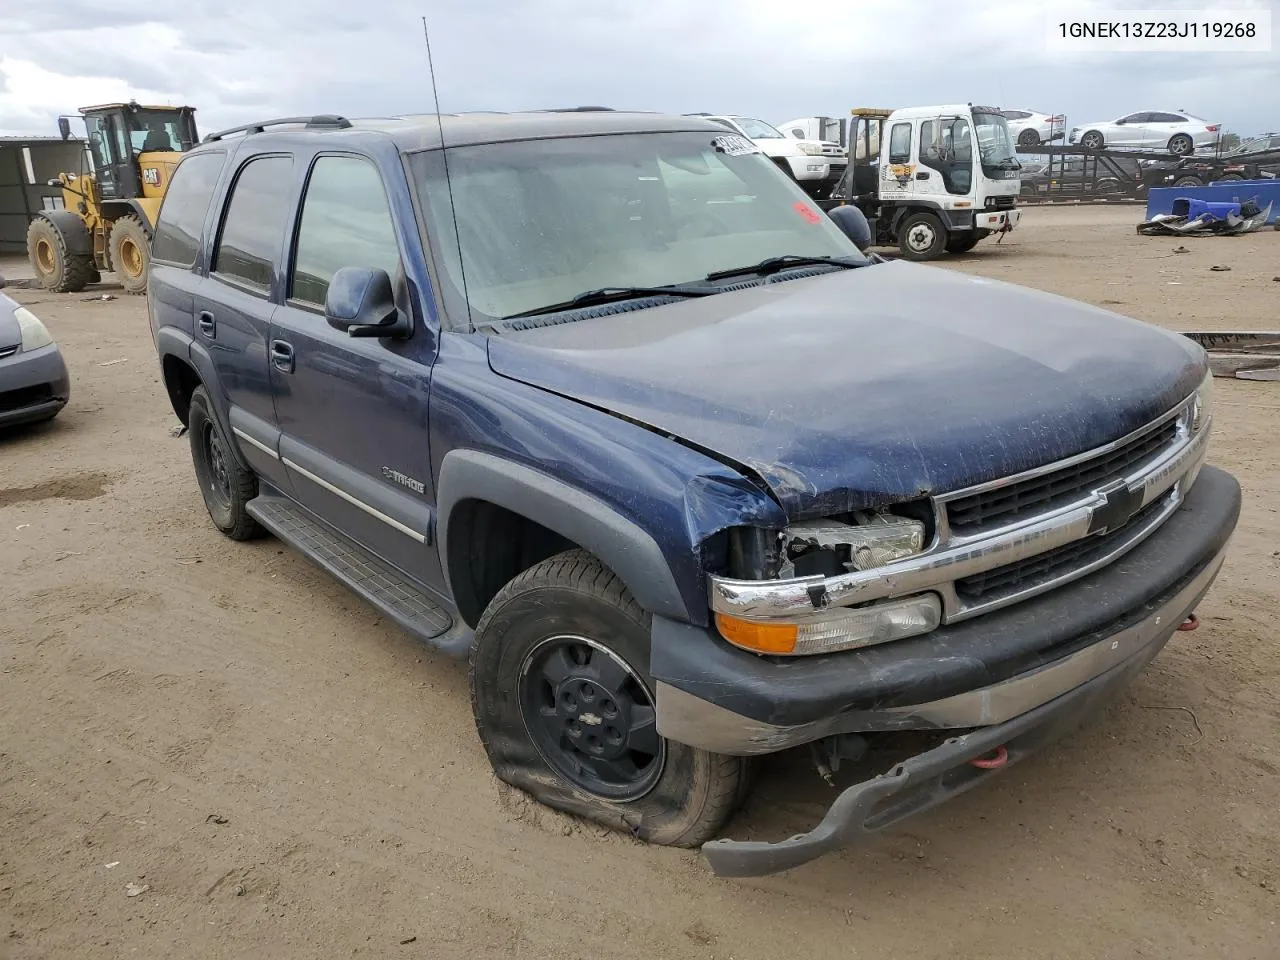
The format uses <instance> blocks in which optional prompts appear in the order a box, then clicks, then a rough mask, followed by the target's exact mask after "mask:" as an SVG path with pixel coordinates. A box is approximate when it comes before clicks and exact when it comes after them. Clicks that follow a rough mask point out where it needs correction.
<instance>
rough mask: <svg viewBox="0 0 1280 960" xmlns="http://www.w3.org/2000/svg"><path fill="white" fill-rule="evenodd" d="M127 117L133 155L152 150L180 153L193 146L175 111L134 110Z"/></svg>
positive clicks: (180, 116)
mask: <svg viewBox="0 0 1280 960" xmlns="http://www.w3.org/2000/svg"><path fill="white" fill-rule="evenodd" d="M127 116H128V118H129V141H130V146H131V147H132V148H133V152H134V153H142V152H144V151H145V152H149V151H153V150H164V151H173V152H175V153H181V152H182V151H183V150H185V149H190V148H191V147H192V146H194V145H195V144H194V142H193V141H194V138H193V137H192V136H191V135H190V133H189V131H188V130H187V129H186V126H185V124H184V122H183V117H182V114H180V113H179V112H177V111H176V110H175V111H169V110H134V111H132V112H131V113H129V114H128V115H127ZM184 141H185V145H184Z"/></svg>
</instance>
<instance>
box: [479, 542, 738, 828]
mask: <svg viewBox="0 0 1280 960" xmlns="http://www.w3.org/2000/svg"><path fill="white" fill-rule="evenodd" d="M649 622H650V618H649V615H648V614H647V613H645V612H644V611H643V610H641V609H640V607H639V605H638V604H636V602H635V600H634V599H632V597H631V595H630V593H628V591H627V589H626V588H625V587H624V586H623V585H622V582H621V581H620V580H618V578H617V577H616V576H615V575H614V574H613V573H612V572H611V571H610V570H609V569H608V568H606V567H605V566H604V565H603V564H602V563H601V562H600V561H599V560H597V559H596V558H595V557H594V556H592V555H591V554H589V553H587V552H586V551H583V550H570V551H567V552H565V553H561V554H558V555H557V556H554V557H551V558H550V559H548V560H544V561H542V562H541V563H539V564H536V565H535V566H533V567H531V568H529V569H528V570H526V571H525V572H524V573H522V574H520V575H519V576H518V577H516V578H515V579H514V580H512V581H511V582H510V583H508V584H507V585H506V586H505V587H503V588H502V590H501V591H499V593H498V595H497V596H496V597H494V599H493V600H492V602H491V603H490V604H489V606H488V608H487V609H486V610H485V612H484V615H483V616H482V617H481V619H480V623H479V625H478V626H477V628H476V641H475V643H474V644H473V645H472V648H471V655H470V663H469V666H470V669H469V678H470V685H471V708H472V713H473V714H474V716H475V722H476V730H477V731H478V733H479V734H480V739H481V742H482V743H483V744H484V748H485V752H486V753H487V754H488V757H489V762H490V763H491V764H492V765H493V769H494V772H495V774H496V775H497V776H498V778H499V779H500V780H502V781H504V782H505V783H508V784H511V785H512V786H514V787H516V788H518V789H520V790H523V791H525V792H526V793H529V794H531V795H532V796H533V797H534V798H535V799H536V800H538V801H539V802H541V803H544V804H546V805H547V806H549V807H553V808H555V809H557V810H562V811H565V812H567V813H572V814H575V815H577V816H580V817H583V818H584V819H587V820H590V821H593V822H595V823H598V824H601V825H603V826H605V827H608V828H609V829H612V830H617V831H619V832H627V833H631V834H632V835H634V836H636V837H638V838H640V839H642V840H645V841H647V842H649V843H655V844H661V845H664V846H678V847H694V846H698V845H700V844H702V843H704V842H706V841H707V840H710V839H712V838H713V837H715V836H716V835H717V833H718V832H719V831H720V828H721V827H722V826H723V825H724V824H725V822H726V821H727V820H728V819H729V817H730V816H731V815H732V814H733V811H734V809H735V808H736V807H737V806H738V804H739V802H740V800H741V794H742V793H744V792H745V789H746V785H747V778H748V776H749V770H748V761H747V760H746V759H744V758H741V757H727V756H722V755H720V754H715V753H710V752H708V751H706V750H699V749H696V748H694V747H690V746H686V745H684V744H681V743H676V742H675V741H671V740H666V739H664V738H662V737H660V736H659V735H658V733H657V727H656V710H655V707H654V694H653V680H652V678H651V677H650V676H649V671H648V663H649Z"/></svg>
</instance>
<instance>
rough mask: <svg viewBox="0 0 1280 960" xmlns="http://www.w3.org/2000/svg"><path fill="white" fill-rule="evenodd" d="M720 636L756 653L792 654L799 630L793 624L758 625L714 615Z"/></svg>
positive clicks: (720, 614) (751, 621)
mask: <svg viewBox="0 0 1280 960" xmlns="http://www.w3.org/2000/svg"><path fill="white" fill-rule="evenodd" d="M716 626H717V627H718V628H719V629H720V635H721V636H722V637H724V638H725V639H726V640H728V641H729V642H730V643H732V644H734V645H735V646H738V647H743V648H745V649H747V650H755V651H756V652H757V653H793V652H794V651H795V649H796V637H797V636H798V635H799V633H800V628H799V627H798V626H796V624H794V623H758V622H756V621H754V620H739V619H738V618H737V617H731V616H729V615H728V614H725V613H717V614H716Z"/></svg>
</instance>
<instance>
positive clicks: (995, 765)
mask: <svg viewBox="0 0 1280 960" xmlns="http://www.w3.org/2000/svg"><path fill="white" fill-rule="evenodd" d="M969 762H970V763H971V764H973V765H974V766H975V767H977V768H978V769H979V770H998V769H999V768H1000V767H1003V766H1004V765H1005V764H1006V763H1008V762H1009V751H1008V750H1006V749H1005V747H1004V744H1001V745H1000V746H998V747H996V748H995V750H994V751H993V752H992V753H991V754H990V756H986V757H974V758H973V759H972V760H970V761H969Z"/></svg>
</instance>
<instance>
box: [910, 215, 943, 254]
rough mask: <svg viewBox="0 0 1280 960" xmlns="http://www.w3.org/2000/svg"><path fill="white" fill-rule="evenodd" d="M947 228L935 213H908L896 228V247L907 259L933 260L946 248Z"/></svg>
mask: <svg viewBox="0 0 1280 960" xmlns="http://www.w3.org/2000/svg"><path fill="white" fill-rule="evenodd" d="M947 242H948V238H947V228H946V227H944V226H943V225H942V221H941V220H939V219H938V217H937V216H936V215H935V214H932V213H929V212H928V211H927V210H921V211H919V212H917V213H913V214H910V215H909V216H907V218H906V219H904V220H903V221H902V225H901V226H900V227H899V228H898V249H899V250H901V251H902V255H903V257H905V258H906V259H908V260H916V261H922V260H933V259H935V258H937V257H940V256H941V255H942V252H943V251H944V250H945V249H946V248H947Z"/></svg>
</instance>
